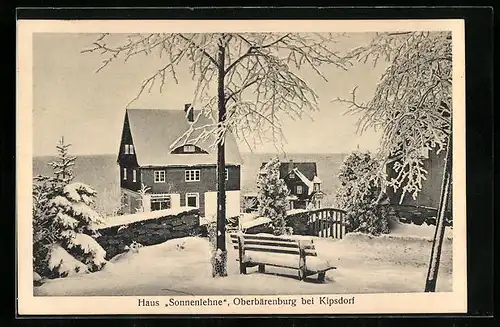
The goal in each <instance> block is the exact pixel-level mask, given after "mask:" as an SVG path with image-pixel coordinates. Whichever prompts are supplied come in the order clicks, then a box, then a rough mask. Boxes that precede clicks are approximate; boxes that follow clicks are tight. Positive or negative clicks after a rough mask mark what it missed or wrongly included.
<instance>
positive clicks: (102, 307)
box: [16, 19, 467, 315]
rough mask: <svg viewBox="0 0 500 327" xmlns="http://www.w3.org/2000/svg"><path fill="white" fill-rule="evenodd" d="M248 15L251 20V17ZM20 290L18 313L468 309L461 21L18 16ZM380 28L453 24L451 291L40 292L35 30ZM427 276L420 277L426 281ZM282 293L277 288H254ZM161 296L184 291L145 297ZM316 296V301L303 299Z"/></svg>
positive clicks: (435, 27) (438, 27)
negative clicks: (329, 301)
mask: <svg viewBox="0 0 500 327" xmlns="http://www.w3.org/2000/svg"><path fill="white" fill-rule="evenodd" d="M249 22H250V23H249ZM17 24H18V25H17V71H16V72H17V83H18V84H17V103H18V105H17V116H16V118H17V129H16V133H17V134H16V141H17V172H16V178H17V189H16V191H17V192H16V207H17V212H16V214H17V217H16V228H17V230H16V232H17V248H16V250H17V259H18V263H17V276H18V281H17V291H18V313H19V314H21V315H23V314H29V315H78V314H92V315H93V314H259V315H261V314H278V313H279V314H361V313H367V314H385V313H415V314H418V313H463V312H466V310H467V269H466V268H467V264H466V263H467V260H466V259H467V252H466V201H465V200H466V196H465V195H466V194H465V193H466V191H465V190H466V188H465V185H466V181H465V177H466V175H465V31H464V28H465V27H464V21H463V20H455V19H450V20H448V19H446V20H404V21H403V20H297V21H287V20H279V21H278V20H275V21H273V20H261V21H256V20H252V21H238V20H210V21H207V20H205V21H202V20H195V21H191V20H171V21H158V20H156V21H153V20H150V21H130V20H128V21H127V20H108V21H105V20H83V21H76V20H66V21H62V20H19V21H18V23H17ZM255 26H258V29H259V31H268V32H375V31H397V30H411V31H417V30H425V31H438V30H448V31H452V38H453V215H454V227H453V291H452V292H447V293H398V294H388V293H385V294H338V295H328V296H327V295H303V296H302V295H296V296H290V295H283V296H280V297H281V298H283V299H295V300H296V301H297V305H296V306H295V307H292V306H274V307H273V306H268V307H262V306H237V305H222V306H177V307H176V306H169V307H164V306H160V307H138V306H137V300H138V298H140V297H138V296H116V297H98V296H92V297H38V296H37V297H35V296H33V286H32V285H33V284H32V269H33V267H32V259H31V258H32V224H31V222H32V216H31V206H32V197H31V188H32V168H33V167H32V140H33V130H32V119H33V117H32V106H33V94H32V93H33V81H32V59H33V58H32V35H33V33H37V32H46V33H47V32H48V33H50V32H52V33H102V32H109V33H127V32H153V31H156V32H157V31H162V32H165V31H167V32H180V31H182V32H221V31H231V32H249V31H255ZM423 286H424V280H422V288H423ZM324 296H327V297H331V298H340V297H344V298H352V297H353V296H354V298H355V301H354V304H352V305H347V304H343V305H333V306H328V305H320V304H318V303H319V301H320V300H319V298H320V297H324ZM254 297H255V296H195V297H189V299H203V298H204V299H208V298H210V299H222V300H226V302H224V304H226V303H227V302H231V303H232V301H233V300H234V298H245V299H252V298H254ZM257 297H258V298H277V297H278V295H276V296H257ZM149 298H150V299H153V300H154V299H158V300H161V301H162V302H165V301H167V300H168V299H169V298H175V299H186V298H187V297H186V296H161V297H148V299H149ZM302 298H315V305H306V304H301V303H302V302H301V301H302Z"/></svg>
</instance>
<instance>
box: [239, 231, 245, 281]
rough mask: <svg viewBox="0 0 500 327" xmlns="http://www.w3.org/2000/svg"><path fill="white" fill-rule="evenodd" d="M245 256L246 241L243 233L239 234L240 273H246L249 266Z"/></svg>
mask: <svg viewBox="0 0 500 327" xmlns="http://www.w3.org/2000/svg"><path fill="white" fill-rule="evenodd" d="M244 258H245V242H244V241H243V235H241V234H238V259H239V260H240V274H244V275H246V273H247V266H246V262H243V259H244Z"/></svg>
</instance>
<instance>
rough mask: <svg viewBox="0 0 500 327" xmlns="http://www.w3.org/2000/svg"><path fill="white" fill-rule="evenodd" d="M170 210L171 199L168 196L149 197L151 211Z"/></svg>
mask: <svg viewBox="0 0 500 327" xmlns="http://www.w3.org/2000/svg"><path fill="white" fill-rule="evenodd" d="M170 208H172V199H171V198H170V196H169V195H155V194H153V195H151V211H157V210H164V209H170Z"/></svg>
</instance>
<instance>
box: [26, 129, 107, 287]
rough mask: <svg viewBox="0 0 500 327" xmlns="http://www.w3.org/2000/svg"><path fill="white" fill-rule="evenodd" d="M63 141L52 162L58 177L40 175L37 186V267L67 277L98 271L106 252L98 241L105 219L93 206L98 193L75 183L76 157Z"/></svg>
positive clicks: (34, 225)
mask: <svg viewBox="0 0 500 327" xmlns="http://www.w3.org/2000/svg"><path fill="white" fill-rule="evenodd" d="M69 147H70V144H65V143H64V138H61V140H60V142H59V144H58V145H57V151H58V158H57V159H56V160H55V161H53V162H51V163H49V165H50V166H51V167H52V169H53V170H54V175H55V177H49V176H37V177H35V178H34V183H33V264H34V270H35V272H37V273H38V274H40V275H42V276H46V277H64V276H68V275H71V274H74V273H81V272H88V271H95V270H97V269H100V268H101V267H102V266H103V265H104V264H105V260H104V256H105V254H106V252H105V251H104V249H102V247H101V246H100V245H99V244H98V243H97V242H96V241H95V239H94V238H93V237H92V236H95V231H96V226H97V225H98V224H99V222H100V221H101V217H100V215H99V214H98V213H96V212H95V211H94V210H93V209H92V208H91V206H92V205H93V203H94V199H95V196H96V192H95V190H93V189H92V188H91V187H89V186H87V185H85V184H82V183H71V181H72V180H73V168H72V167H73V165H74V161H75V157H72V156H69V155H68V149H69Z"/></svg>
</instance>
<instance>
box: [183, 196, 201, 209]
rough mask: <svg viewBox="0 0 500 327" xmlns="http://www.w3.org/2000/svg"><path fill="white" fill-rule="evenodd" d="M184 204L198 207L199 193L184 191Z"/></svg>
mask: <svg viewBox="0 0 500 327" xmlns="http://www.w3.org/2000/svg"><path fill="white" fill-rule="evenodd" d="M186 206H188V207H195V208H198V207H199V206H200V195H199V194H198V193H186Z"/></svg>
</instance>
